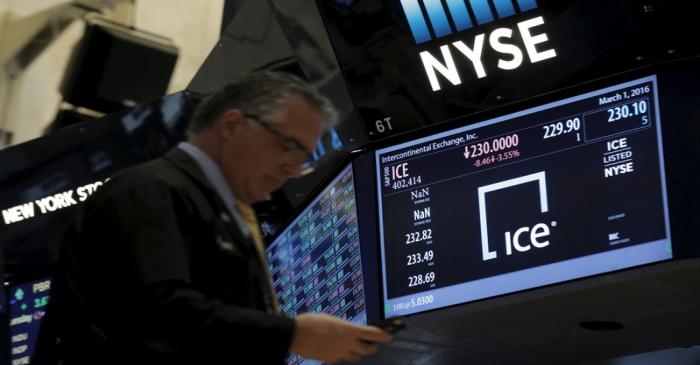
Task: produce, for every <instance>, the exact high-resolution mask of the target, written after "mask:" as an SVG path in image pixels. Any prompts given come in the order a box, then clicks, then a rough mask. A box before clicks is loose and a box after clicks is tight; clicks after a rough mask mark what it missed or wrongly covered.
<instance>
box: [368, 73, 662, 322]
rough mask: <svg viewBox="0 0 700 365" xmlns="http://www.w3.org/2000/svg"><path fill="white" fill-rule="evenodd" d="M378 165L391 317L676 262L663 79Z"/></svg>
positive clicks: (516, 117) (431, 140) (443, 139)
mask: <svg viewBox="0 0 700 365" xmlns="http://www.w3.org/2000/svg"><path fill="white" fill-rule="evenodd" d="M374 157H375V163H376V165H375V166H376V174H377V179H376V189H377V192H378V194H377V199H378V201H377V204H378V215H379V222H380V223H379V224H380V227H379V230H380V246H381V263H382V273H383V274H382V276H383V300H384V315H385V316H387V317H389V316H395V315H406V314H412V313H417V312H422V311H425V310H430V309H436V308H441V307H445V306H450V305H455V304H460V303H465V302H469V301H473V300H478V299H483V298H488V297H493V296H497V295H503V294H508V293H512V292H516V291H520V290H524V289H530V288H535V287H540V286H544V285H549V284H554V283H559V282H563V281H568V280H573V279H577V278H581V277H586V276H591V275H596V274H601V273H606V272H611V271H615V270H620V269H625V268H630V267H634V266H638V265H643V264H648V263H653V262H657V261H661V260H667V259H671V258H672V247H671V235H670V225H669V209H668V202H667V194H666V178H665V172H664V171H665V169H664V156H663V146H662V138H661V119H660V113H659V102H658V88H657V77H656V76H655V75H652V76H648V77H644V78H639V79H635V80H633V81H629V82H624V83H619V84H616V85H614V86H608V87H605V88H601V89H597V90H595V91H592V92H588V93H584V94H580V95H577V96H573V97H569V98H566V99H561V100H558V101H555V102H551V103H548V104H544V105H539V106H536V107H533V108H530V109H526V110H521V111H518V112H515V113H512V114H508V115H503V116H500V117H496V118H493V119H489V120H484V121H481V122H477V123H474V124H470V125H468V126H463V127H460V128H456V129H451V130H448V131H445V132H442V133H437V134H433V135H428V136H424V137H421V138H417V139H413V140H410V141H408V142H404V143H400V144H396V145H392V146H389V147H386V148H382V149H379V150H377V151H376V152H375V155H374Z"/></svg>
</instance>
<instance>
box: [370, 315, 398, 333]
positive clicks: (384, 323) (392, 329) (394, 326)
mask: <svg viewBox="0 0 700 365" xmlns="http://www.w3.org/2000/svg"><path fill="white" fill-rule="evenodd" d="M371 325H372V326H375V327H379V328H380V329H381V330H383V331H384V332H386V333H389V334H392V335H393V334H394V333H396V332H399V331H401V330H403V329H405V328H406V321H405V320H404V319H403V318H401V317H393V318H386V319H383V320H381V321H379V322H375V323H373V324H371Z"/></svg>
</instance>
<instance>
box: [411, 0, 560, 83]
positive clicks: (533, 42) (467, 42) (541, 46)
mask: <svg viewBox="0 0 700 365" xmlns="http://www.w3.org/2000/svg"><path fill="white" fill-rule="evenodd" d="M422 3H423V6H424V8H425V10H426V13H427V15H428V19H429V21H430V24H431V25H432V28H433V32H434V34H435V35H436V38H440V37H443V36H447V35H450V34H453V33H454V32H453V29H452V27H451V26H450V24H449V22H448V21H447V15H446V14H447V13H446V12H445V9H444V8H443V6H442V4H441V2H440V1H437V0H424V1H423V2H422ZM517 3H518V7H519V9H520V11H521V12H525V11H529V10H532V9H536V8H537V4H536V2H535V1H534V0H528V1H525V0H519V1H517ZM401 4H402V7H403V9H404V12H405V14H406V19H407V20H408V23H409V27H410V28H411V32H412V33H413V37H414V39H415V41H416V44H422V43H424V42H427V41H429V40H431V36H430V32H429V29H428V22H426V20H425V19H424V17H423V11H422V8H421V6H420V3H419V2H418V0H402V1H401ZM468 4H469V7H470V8H471V12H472V13H473V14H474V16H475V18H476V22H477V23H478V25H483V24H487V23H491V22H492V21H494V19H495V17H498V18H499V19H503V18H506V17H509V16H512V15H515V14H516V13H517V11H516V10H515V8H514V7H513V4H512V3H511V2H510V1H504V0H494V1H493V5H494V8H495V9H496V14H492V13H491V7H490V6H489V2H488V1H486V0H476V1H475V0H471V1H468ZM447 5H448V11H449V14H450V16H451V19H452V21H453V23H454V24H455V29H456V30H457V31H458V32H461V31H464V30H468V29H472V28H473V24H472V21H471V17H470V15H469V13H468V10H467V9H468V6H467V3H465V0H449V1H447ZM544 24H545V20H544V18H543V17H542V16H537V17H533V18H531V19H528V20H524V21H521V22H519V23H517V25H516V27H515V29H512V28H508V27H499V28H496V29H495V30H493V31H491V32H490V33H488V35H487V34H486V33H478V34H476V35H475V36H473V37H469V38H470V39H466V38H465V39H460V40H457V41H453V42H449V43H446V44H443V45H441V46H440V47H439V49H440V52H439V54H435V53H432V52H430V51H428V50H424V51H421V52H420V53H419V56H420V60H421V62H422V64H423V67H424V69H425V73H426V76H427V77H428V80H429V82H430V87H431V89H432V90H433V91H438V90H440V89H442V85H441V83H440V80H441V79H443V80H446V81H448V82H449V83H450V84H452V85H455V86H456V85H460V84H462V82H463V79H462V78H463V76H460V75H467V74H469V72H466V71H465V70H460V68H459V67H458V66H457V63H456V62H455V58H456V57H460V58H464V59H465V60H466V61H468V63H469V65H471V68H472V70H471V71H472V73H473V74H474V76H476V78H479V79H481V78H485V77H486V76H487V71H486V69H487V67H486V66H485V65H484V55H485V54H486V52H487V47H488V48H490V49H491V50H492V51H493V52H495V53H496V54H498V58H497V60H496V65H495V66H496V67H497V68H499V69H501V70H509V71H510V70H515V69H518V68H519V67H520V66H521V65H522V64H523V63H524V61H525V55H527V59H528V60H529V62H530V63H537V62H541V61H544V60H547V59H551V58H554V57H556V56H557V53H556V50H554V49H552V48H548V47H547V45H546V43H547V41H548V40H549V36H548V35H547V34H546V33H544V32H540V31H539V30H538V29H539V28H540V27H541V26H543V25H544ZM536 28H537V29H536ZM516 33H517V36H516ZM517 38H520V39H522V44H521V45H516V42H515V39H517ZM523 48H524V51H523ZM438 76H441V77H438Z"/></svg>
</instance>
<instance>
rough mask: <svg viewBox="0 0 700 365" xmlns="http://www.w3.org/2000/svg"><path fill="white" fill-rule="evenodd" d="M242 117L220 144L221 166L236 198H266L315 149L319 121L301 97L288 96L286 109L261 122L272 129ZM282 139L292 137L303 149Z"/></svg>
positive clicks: (246, 200)
mask: <svg viewBox="0 0 700 365" xmlns="http://www.w3.org/2000/svg"><path fill="white" fill-rule="evenodd" d="M243 117H244V118H245V120H243V121H242V122H243V123H242V125H241V126H240V127H239V129H238V131H237V133H236V137H235V138H234V139H232V140H231V141H228V142H226V143H224V146H223V151H222V155H221V165H222V166H221V167H222V170H223V171H224V175H225V177H226V179H227V181H228V182H229V185H230V186H231V188H232V190H233V193H234V194H235V195H236V199H238V200H240V201H241V202H243V203H246V204H251V203H255V202H259V201H263V200H267V199H269V197H270V193H272V192H273V191H275V190H277V189H279V188H280V187H281V186H282V184H284V183H285V182H286V181H287V179H289V178H290V177H295V176H299V175H300V174H301V167H302V163H303V162H304V160H305V158H306V156H307V154H308V153H310V152H311V151H313V150H314V149H316V141H317V140H318V138H320V136H321V134H322V132H323V121H322V120H321V116H320V115H319V113H318V112H317V111H316V110H314V109H313V108H312V107H310V106H309V105H308V104H307V103H306V102H305V101H304V100H303V99H302V98H301V97H292V98H291V99H289V101H288V102H287V104H286V110H282V111H280V112H279V113H276V114H274V115H272V116H269V117H267V119H266V120H263V121H262V123H268V125H269V127H270V128H271V129H273V130H274V131H270V130H268V129H267V128H265V127H264V126H262V125H261V124H260V122H257V121H255V120H252V119H251V118H248V117H247V116H245V115H243ZM263 119H265V118H263ZM275 131H276V132H277V133H275ZM285 139H286V140H287V142H288V141H289V140H291V139H294V140H296V141H297V142H298V143H299V145H300V146H299V147H302V148H303V149H304V150H301V149H300V148H290V147H289V145H288V143H285Z"/></svg>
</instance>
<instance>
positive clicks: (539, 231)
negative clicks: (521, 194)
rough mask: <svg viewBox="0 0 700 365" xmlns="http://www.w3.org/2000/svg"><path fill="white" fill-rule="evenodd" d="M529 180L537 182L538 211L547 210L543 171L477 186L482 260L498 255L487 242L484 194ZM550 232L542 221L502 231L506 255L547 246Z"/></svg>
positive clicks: (548, 227)
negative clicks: (513, 230) (529, 225)
mask: <svg viewBox="0 0 700 365" xmlns="http://www.w3.org/2000/svg"><path fill="white" fill-rule="evenodd" d="M530 182H537V183H538V186H539V201H540V212H541V213H546V212H548V211H549V203H548V200H547V178H546V176H545V173H544V171H541V172H537V173H534V174H530V175H526V176H521V177H518V178H514V179H510V180H505V181H501V182H498V183H495V184H490V185H485V186H482V187H479V188H478V196H479V223H480V229H481V254H482V260H483V261H487V260H492V259H495V258H497V257H498V253H497V252H496V251H495V250H492V249H491V247H492V246H491V245H490V242H489V233H488V222H487V219H486V194H487V193H491V192H494V191H498V190H503V189H507V188H511V187H513V186H517V185H521V184H526V183H530ZM556 225H557V223H556V222H552V223H551V226H552V227H555V226H556ZM550 233H551V231H550V226H548V225H546V224H544V223H538V224H535V225H534V226H533V227H527V226H525V227H521V228H518V229H516V230H515V232H513V233H511V232H510V231H506V232H504V239H505V251H506V255H512V254H513V249H515V250H516V251H517V252H525V251H529V250H530V249H531V248H532V247H535V248H544V247H547V246H549V240H548V239H547V238H548V237H549V235H550ZM523 241H525V242H523Z"/></svg>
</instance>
